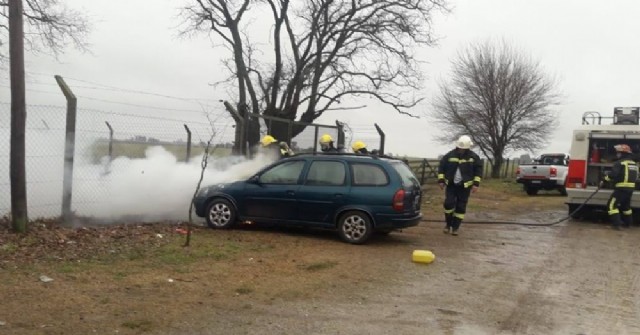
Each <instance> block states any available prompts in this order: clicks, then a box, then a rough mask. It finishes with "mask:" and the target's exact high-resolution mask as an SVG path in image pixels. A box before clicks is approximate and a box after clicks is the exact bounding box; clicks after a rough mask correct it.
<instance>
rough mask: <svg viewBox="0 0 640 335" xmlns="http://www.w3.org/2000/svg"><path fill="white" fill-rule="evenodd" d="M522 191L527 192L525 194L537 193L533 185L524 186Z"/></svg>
mask: <svg viewBox="0 0 640 335" xmlns="http://www.w3.org/2000/svg"><path fill="white" fill-rule="evenodd" d="M524 191H525V192H527V195H536V194H538V189H537V188H533V187H525V188H524Z"/></svg>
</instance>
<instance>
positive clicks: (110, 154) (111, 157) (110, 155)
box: [104, 121, 113, 163]
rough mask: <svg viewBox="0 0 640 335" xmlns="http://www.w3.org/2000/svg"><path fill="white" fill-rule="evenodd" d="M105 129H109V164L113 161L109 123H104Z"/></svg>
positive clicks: (111, 135) (111, 131)
mask: <svg viewBox="0 0 640 335" xmlns="http://www.w3.org/2000/svg"><path fill="white" fill-rule="evenodd" d="M104 123H106V124H107V128H109V163H111V161H112V160H113V128H112V127H111V125H110V124H109V122H107V121H105V122H104Z"/></svg>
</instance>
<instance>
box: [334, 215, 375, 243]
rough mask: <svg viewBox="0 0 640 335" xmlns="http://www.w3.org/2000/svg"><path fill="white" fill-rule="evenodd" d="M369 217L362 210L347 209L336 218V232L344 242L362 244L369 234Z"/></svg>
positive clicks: (371, 228)
mask: <svg viewBox="0 0 640 335" xmlns="http://www.w3.org/2000/svg"><path fill="white" fill-rule="evenodd" d="M372 231H373V227H372V226H371V219H369V216H368V215H367V214H365V213H363V212H359V211H349V212H346V213H344V214H342V215H341V216H340V219H338V233H339V234H340V238H342V240H344V241H345V242H348V243H352V244H362V243H364V242H366V241H367V240H368V239H369V237H370V236H371V232H372Z"/></svg>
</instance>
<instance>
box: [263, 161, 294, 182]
mask: <svg viewBox="0 0 640 335" xmlns="http://www.w3.org/2000/svg"><path fill="white" fill-rule="evenodd" d="M303 167H304V161H289V162H285V163H282V164H278V165H276V166H274V167H272V168H271V169H269V170H267V171H266V172H264V173H263V174H262V175H261V176H260V179H259V181H260V182H261V183H263V184H297V183H298V179H300V173H302V168H303Z"/></svg>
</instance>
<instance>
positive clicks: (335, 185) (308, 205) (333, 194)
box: [297, 160, 349, 225]
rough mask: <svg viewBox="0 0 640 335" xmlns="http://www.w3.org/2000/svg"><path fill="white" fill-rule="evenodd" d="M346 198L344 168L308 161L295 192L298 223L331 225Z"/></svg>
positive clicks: (330, 162) (335, 163) (338, 163)
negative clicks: (296, 192) (302, 179)
mask: <svg viewBox="0 0 640 335" xmlns="http://www.w3.org/2000/svg"><path fill="white" fill-rule="evenodd" d="M348 194H349V182H348V180H347V166H346V164H345V163H344V162H342V161H339V160H316V161H312V162H311V164H310V166H309V169H308V171H307V173H306V175H305V178H304V182H303V183H302V185H301V186H300V188H299V190H298V197H297V199H298V215H299V216H298V220H299V221H304V222H308V223H311V224H319V225H332V224H333V218H334V217H335V213H336V210H337V209H338V208H340V207H341V206H343V205H344V203H345V199H346V197H347V195H348Z"/></svg>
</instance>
